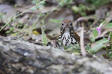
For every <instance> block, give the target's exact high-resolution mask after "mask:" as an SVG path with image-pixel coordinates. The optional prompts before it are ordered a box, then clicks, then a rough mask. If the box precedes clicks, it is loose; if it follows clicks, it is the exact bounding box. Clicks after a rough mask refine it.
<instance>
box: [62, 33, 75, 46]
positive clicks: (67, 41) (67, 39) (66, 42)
mask: <svg viewBox="0 0 112 74" xmlns="http://www.w3.org/2000/svg"><path fill="white" fill-rule="evenodd" d="M61 40H62V44H63V45H64V46H68V45H70V44H71V43H75V42H76V40H75V39H74V38H73V37H71V36H70V33H69V32H65V33H64V34H63V36H62V38H61Z"/></svg>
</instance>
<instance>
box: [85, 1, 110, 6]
mask: <svg viewBox="0 0 112 74" xmlns="http://www.w3.org/2000/svg"><path fill="white" fill-rule="evenodd" d="M86 2H87V3H90V4H92V5H94V6H95V7H99V6H102V5H104V4H107V3H109V2H111V0H86Z"/></svg>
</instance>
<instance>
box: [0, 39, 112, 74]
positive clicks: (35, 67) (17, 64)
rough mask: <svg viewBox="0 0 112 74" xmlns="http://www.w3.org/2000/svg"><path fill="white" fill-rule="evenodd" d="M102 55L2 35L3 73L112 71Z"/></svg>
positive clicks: (88, 73) (103, 73) (0, 67)
mask: <svg viewBox="0 0 112 74" xmlns="http://www.w3.org/2000/svg"><path fill="white" fill-rule="evenodd" d="M111 73H112V67H111V65H110V64H109V63H108V62H107V61H106V60H103V59H100V58H88V57H81V56H78V55H73V54H69V53H67V52H65V51H63V50H60V49H56V48H52V47H50V46H40V45H36V44H33V43H29V42H26V41H24V40H17V39H12V38H8V37H7V38H4V37H0V74H111Z"/></svg>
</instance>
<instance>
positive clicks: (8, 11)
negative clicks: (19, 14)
mask: <svg viewBox="0 0 112 74" xmlns="http://www.w3.org/2000/svg"><path fill="white" fill-rule="evenodd" d="M0 14H1V15H2V16H3V18H1V19H2V21H1V22H5V23H7V22H8V21H9V20H11V18H12V17H14V16H16V9H15V8H13V7H12V6H10V5H7V4H1V5H0Z"/></svg>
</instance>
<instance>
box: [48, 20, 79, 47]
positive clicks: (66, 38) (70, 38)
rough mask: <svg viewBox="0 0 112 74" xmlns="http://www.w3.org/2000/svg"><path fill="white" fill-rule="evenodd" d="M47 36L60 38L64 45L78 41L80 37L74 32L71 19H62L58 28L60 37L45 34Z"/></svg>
mask: <svg viewBox="0 0 112 74" xmlns="http://www.w3.org/2000/svg"><path fill="white" fill-rule="evenodd" d="M47 37H48V38H49V39H50V40H60V41H61V43H62V45H64V46H68V45H70V44H75V43H79V42H80V37H79V35H78V34H77V33H76V32H75V30H74V28H73V25H72V22H71V20H63V22H62V24H61V28H60V37H59V36H56V37H51V36H49V35H47Z"/></svg>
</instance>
